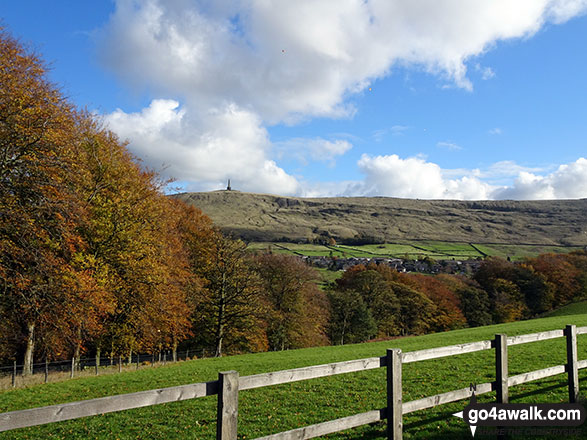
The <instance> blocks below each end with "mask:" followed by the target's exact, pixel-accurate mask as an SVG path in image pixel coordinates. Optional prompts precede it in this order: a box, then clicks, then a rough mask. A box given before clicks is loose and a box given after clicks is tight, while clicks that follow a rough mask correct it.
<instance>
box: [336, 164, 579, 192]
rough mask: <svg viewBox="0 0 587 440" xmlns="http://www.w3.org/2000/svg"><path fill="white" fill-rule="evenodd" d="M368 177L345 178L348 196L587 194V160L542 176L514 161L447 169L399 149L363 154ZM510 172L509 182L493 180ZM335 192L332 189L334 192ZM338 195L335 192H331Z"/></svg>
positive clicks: (364, 167) (363, 168)
mask: <svg viewBox="0 0 587 440" xmlns="http://www.w3.org/2000/svg"><path fill="white" fill-rule="evenodd" d="M357 165H358V167H359V169H360V170H361V172H362V173H363V174H364V175H365V178H364V180H362V181H358V182H345V184H344V186H343V185H341V186H340V188H344V189H342V190H341V193H342V194H344V195H347V196H390V197H402V198H416V199H458V200H487V199H496V200H498V199H514V200H544V199H563V198H586V197H587V159H585V158H579V159H578V160H577V161H575V162H572V163H570V164H565V165H561V166H559V167H558V169H557V170H556V171H554V172H552V173H550V174H545V175H538V174H533V173H532V172H529V171H527V170H530V169H532V170H539V168H528V167H522V166H520V165H517V164H515V163H514V162H511V161H504V162H499V163H496V164H493V165H492V166H490V167H489V169H487V170H485V171H481V170H477V169H475V170H466V169H461V170H444V169H442V168H441V167H440V166H438V165H437V164H435V163H433V162H427V161H426V160H425V159H424V158H421V157H409V158H406V159H402V158H400V157H399V156H397V155H395V154H393V155H388V156H374V157H373V156H369V155H367V154H363V156H362V157H361V159H360V160H359V161H358V163H357ZM506 175H507V176H509V177H511V178H512V180H513V181H511V183H510V184H509V186H508V185H495V184H492V183H489V182H490V181H491V180H493V179H498V178H503V177H504V176H506ZM331 193H332V191H330V193H329V194H331ZM331 195H332V194H331Z"/></svg>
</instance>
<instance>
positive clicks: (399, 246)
mask: <svg viewBox="0 0 587 440" xmlns="http://www.w3.org/2000/svg"><path fill="white" fill-rule="evenodd" d="M249 249H251V250H253V251H264V250H267V249H271V251H272V252H277V253H285V254H291V255H307V256H326V257H329V256H334V257H338V258H352V257H354V258H377V257H382V258H409V259H417V258H423V257H430V258H434V259H436V260H452V259H455V260H464V259H475V258H482V257H485V256H486V255H489V256H496V257H502V258H507V257H510V259H512V260H521V259H523V258H525V257H534V256H536V255H539V254H541V253H547V252H552V253H567V252H571V251H574V250H578V249H582V247H577V246H568V247H564V246H543V245H509V244H478V243H451V242H443V241H428V240H421V241H420V240H419V241H411V242H402V243H386V244H367V245H361V246H347V245H336V246H324V245H319V244H297V243H269V242H262V243H261V242H254V243H250V244H249Z"/></svg>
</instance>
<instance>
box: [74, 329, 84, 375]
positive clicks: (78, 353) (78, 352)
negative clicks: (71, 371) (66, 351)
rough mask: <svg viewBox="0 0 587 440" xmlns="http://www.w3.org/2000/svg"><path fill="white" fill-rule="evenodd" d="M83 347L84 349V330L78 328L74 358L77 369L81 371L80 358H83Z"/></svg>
mask: <svg viewBox="0 0 587 440" xmlns="http://www.w3.org/2000/svg"><path fill="white" fill-rule="evenodd" d="M81 347H82V328H81V327H78V328H77V342H76V344H75V350H74V353H73V358H74V359H75V369H76V370H78V371H79V370H80V358H81V351H82V350H81Z"/></svg>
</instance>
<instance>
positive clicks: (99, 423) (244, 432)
mask: <svg viewBox="0 0 587 440" xmlns="http://www.w3.org/2000/svg"><path fill="white" fill-rule="evenodd" d="M577 307H578V306H577ZM585 307H587V306H585ZM569 310H576V307H571V308H570V309H569ZM566 324H575V325H577V326H587V315H586V314H572V315H569V316H553V317H548V318H541V319H536V320H532V321H522V322H516V323H509V324H500V325H493V326H487V327H481V328H475V329H463V330H456V331H452V332H446V333H438V334H432V335H426V336H419V337H406V338H401V339H395V340H391V341H383V342H372V343H366V344H356V345H346V346H335V347H316V348H309V349H303V350H291V351H285V352H273V353H256V354H246V355H239V356H231V357H225V358H219V359H200V360H194V361H189V362H182V363H177V364H170V365H168V366H166V367H161V368H148V367H145V368H143V369H141V370H139V371H137V372H132V373H131V372H128V373H122V374H119V375H114V376H104V377H94V378H80V379H74V380H71V381H68V382H62V383H54V384H51V383H49V384H46V385H39V386H34V387H30V388H26V389H17V390H11V391H5V392H2V393H0V411H2V412H4V411H11V410H18V409H25V408H31V407H37V406H43V405H50V404H56V403H64V402H70V401H76V400H83V399H89V398H94V397H102V396H108V395H115V394H122V393H129V392H134V391H141V390H147V389H154V388H163V387H169V386H174V385H182V384H187V383H194V382H203V381H209V380H214V379H216V378H217V374H218V372H219V371H225V370H233V369H234V370H237V371H238V372H239V373H240V375H241V376H245V375H249V374H256V373H262V372H268V371H277V370H283V369H289V368H296V367H303V366H308V365H318V364H324V363H329V362H338V361H344V360H350V359H361V358H366V357H372V356H382V355H384V354H385V351H386V349H387V348H401V349H402V350H404V351H413V350H419V349H423V348H431V347H438V346H444V345H451V344H457V343H464V342H470V341H478V340H485V339H491V338H493V337H494V335H495V334H496V333H506V334H508V335H518V334H525V333H533V332H538V331H546V330H552V329H558V328H563V327H564V326H565V325H566ZM509 354H510V356H509V363H510V374H518V373H522V372H526V371H530V370H536V369H539V368H545V367H548V366H552V365H557V364H563V363H565V360H566V355H565V341H564V339H562V338H561V339H555V340H551V341H544V342H537V343H531V344H524V345H519V346H514V347H510V350H509ZM579 358H580V359H587V335H581V336H579ZM493 365H494V360H493V351H484V352H479V353H473V354H467V355H461V356H453V357H450V358H443V359H438V360H431V361H424V362H418V363H413V364H407V365H405V367H404V380H403V387H404V401H408V400H412V399H417V398H420V397H424V396H428V395H432V394H436V393H441V392H446V391H450V390H454V389H458V388H464V387H468V386H469V384H470V383H483V382H489V381H491V380H493V379H494V366H493ZM580 380H581V385H582V386H583V387H585V386H587V371H585V370H583V371H582V372H581V373H580ZM385 390H386V385H385V370H384V369H383V368H380V369H377V370H371V371H365V372H360V373H351V374H345V375H339V376H334V377H329V378H322V379H315V380H309V381H304V382H297V383H291V384H285V385H279V386H273V387H266V388H261V389H257V390H248V391H243V392H241V393H240V396H239V438H241V439H249V438H255V437H259V436H262V435H268V434H271V433H275V432H279V431H283V430H287V429H293V428H296V427H301V426H305V425H308V424H313V423H319V422H321V421H326V420H331V419H334V418H338V417H344V416H347V415H352V414H356V413H359V412H364V411H369V410H372V409H377V408H383V407H384V406H385V399H386V397H385ZM510 396H511V401H512V402H546V403H556V402H564V401H566V399H567V389H566V388H565V376H564V375H560V376H557V377H554V378H550V379H546V380H542V381H538V382H536V383H530V384H525V385H521V386H518V387H515V388H512V389H511V390H510ZM493 398H494V396H493V395H492V394H490V395H486V396H480V400H481V401H485V400H489V401H491V399H493ZM464 405H465V402H457V403H454V404H450V405H443V406H440V407H438V408H437V409H434V410H426V411H419V412H416V413H413V414H411V415H409V416H406V417H405V420H404V422H405V430H404V432H405V434H404V437H405V438H406V439H430V438H432V439H444V438H470V433H469V432H468V431H467V429H466V426H465V424H464V423H463V421H462V420H460V419H457V418H455V417H452V416H451V414H452V413H454V412H457V411H460V410H462V408H463V407H464ZM215 406H216V398H215V397H206V398H202V399H195V400H191V401H184V402H177V403H171V404H165V405H157V406H153V407H148V408H142V409H137V410H130V411H123V412H119V413H112V414H106V415H103V416H96V417H90V418H85V419H79V420H75V421H67V422H61V423H55V424H51V425H45V426H39V427H34V428H26V429H20V430H15V431H10V432H6V433H3V434H0V438H1V439H36V438H58V439H88V438H96V439H110V438H119V439H184V438H189V439H212V438H214V436H215V429H216V424H215ZM384 433H385V424H384V423H376V424H374V425H369V426H365V427H361V428H357V429H353V430H350V431H348V432H344V433H340V434H336V435H331V436H328V438H331V439H350V438H353V439H360V438H381V437H383V436H384ZM516 438H518V437H516ZM533 438H537V437H533Z"/></svg>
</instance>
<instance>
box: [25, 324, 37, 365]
mask: <svg viewBox="0 0 587 440" xmlns="http://www.w3.org/2000/svg"><path fill="white" fill-rule="evenodd" d="M28 331H29V334H28V336H27V342H26V351H25V353H24V365H23V368H22V375H23V376H26V375H29V374H33V353H34V351H35V324H29V325H28Z"/></svg>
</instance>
